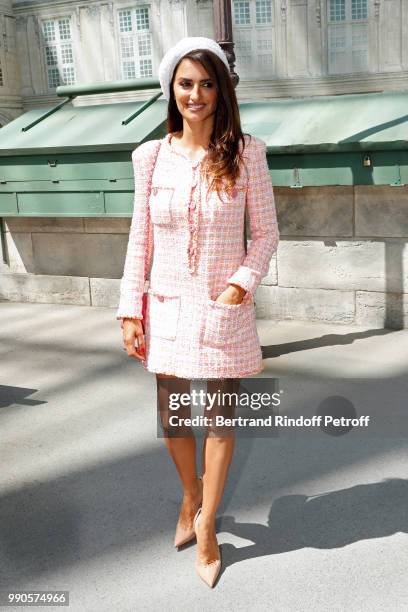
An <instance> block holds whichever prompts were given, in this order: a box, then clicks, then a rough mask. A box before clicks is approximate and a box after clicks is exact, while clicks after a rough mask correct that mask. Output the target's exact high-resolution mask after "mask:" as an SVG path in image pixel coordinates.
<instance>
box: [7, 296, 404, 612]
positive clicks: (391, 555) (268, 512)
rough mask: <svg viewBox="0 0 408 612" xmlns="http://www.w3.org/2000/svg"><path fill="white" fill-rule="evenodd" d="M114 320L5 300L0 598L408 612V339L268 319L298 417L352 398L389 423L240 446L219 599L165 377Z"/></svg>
mask: <svg viewBox="0 0 408 612" xmlns="http://www.w3.org/2000/svg"><path fill="white" fill-rule="evenodd" d="M114 314H115V310H114V309H108V308H91V307H84V306H64V305H54V304H23V303H8V302H3V303H0V321H1V325H0V351H1V376H0V385H1V386H0V408H1V410H0V436H1V437H0V465H1V471H0V494H1V504H0V589H1V590H6V589H10V590H12V589H24V590H30V589H31V590H33V589H36V590H39V589H40V590H48V589H50V590H51V589H52V590H68V591H69V592H70V610H74V611H75V612H76V611H84V610H85V611H94V610H95V611H96V610H97V611H98V612H99V611H101V612H105V611H106V612H107V611H111V610H115V611H120V612H122V611H123V612H127V611H133V610H152V611H156V610H157V611H159V610H160V611H163V610H165V611H167V610H169V611H173V610H174V611H176V610H177V611H179V610H183V609H185V610H192V609H194V610H203V611H206V610H250V609H251V610H277V611H296V612H297V611H300V610H302V611H309V610H310V611H314V612H319V611H322V612H323V611H325V612H326V611H329V610H330V612H331V611H333V610H341V611H343V610H347V612H351V611H366V610H367V611H370V612H373V611H377V610H378V611H380V610H381V611H384V610H386V611H388V610H390V611H391V610H392V611H397V610H398V611H399V610H401V611H402V610H404V611H405V610H407V609H408V580H407V576H406V568H407V564H408V546H407V544H408V538H407V530H408V518H407V507H408V504H407V502H408V481H407V472H408V459H407V446H408V444H407V441H408V435H407V431H408V427H405V420H404V419H405V418H406V411H405V402H406V397H407V390H408V389H407V388H408V330H401V331H390V330H378V329H367V328H360V327H355V326H344V325H323V324H318V323H307V322H288V321H285V322H284V321H281V322H275V321H264V320H262V321H258V331H259V336H260V339H261V344H262V345H263V347H264V348H263V350H264V356H265V369H264V371H263V372H262V374H261V375H259V376H262V377H277V378H278V379H279V386H280V388H281V389H282V390H284V391H285V394H284V397H285V398H288V401H287V402H286V403H284V406H283V407H282V410H283V412H285V413H286V414H287V415H290V414H293V415H295V414H300V413H301V410H302V408H305V410H306V409H310V408H311V407H312V408H313V410H314V409H315V408H316V406H320V405H321V400H322V399H324V398H326V397H328V396H332V395H333V394H334V395H336V396H339V397H341V398H343V400H344V401H346V400H349V403H350V405H353V406H354V407H355V408H357V412H358V413H359V414H361V413H364V411H365V410H369V409H372V410H373V413H375V415H376V418H377V423H379V425H378V426H377V427H374V425H373V429H372V430H368V429H367V430H365V431H364V432H363V431H361V430H360V431H358V430H357V429H358V428H355V429H354V430H353V431H351V432H350V433H349V434H347V435H341V436H334V435H328V434H327V433H324V432H322V431H321V430H319V431H316V432H313V433H312V432H310V434H309V433H306V432H303V433H299V432H298V433H297V432H296V431H295V430H292V431H291V432H289V431H287V432H284V433H282V434H281V435H278V436H274V437H258V438H254V437H252V438H249V437H244V436H242V437H241V436H238V438H237V445H236V450H235V455H234V460H233V463H232V466H231V470H230V474H229V479H228V483H227V486H226V489H225V493H224V497H223V500H222V504H221V506H220V508H219V512H218V516H219V519H218V541H219V543H220V547H221V554H222V559H223V571H222V574H221V577H220V579H219V581H218V583H217V585H216V587H215V588H214V589H213V590H210V589H209V588H208V587H207V586H206V585H205V584H204V583H202V582H201V581H200V580H199V578H198V577H197V576H196V574H195V571H194V559H195V545H194V544H192V545H189V546H187V547H186V548H185V549H184V550H182V551H180V552H176V551H175V549H174V548H173V546H172V540H173V536H174V528H175V524H176V521H177V516H178V511H179V504H180V500H181V488H180V485H179V482H178V477H177V474H176V471H175V468H174V466H173V464H172V462H171V461H170V459H169V457H168V455H167V450H166V449H165V446H164V444H163V440H161V439H159V438H158V437H157V430H156V412H155V410H156V399H155V393H156V387H155V377H154V376H153V375H152V374H149V373H147V372H146V371H145V370H144V369H143V367H142V366H141V365H140V364H138V363H137V362H136V361H134V360H132V359H129V358H128V357H127V355H126V353H125V352H124V351H123V350H122V342H121V332H120V328H119V325H118V323H117V321H115V319H114ZM289 400H290V401H289ZM381 419H383V421H381ZM387 424H391V425H390V428H389V429H388V430H387V431H385V429H384V428H385V427H386V425H387ZM198 457H199V453H198ZM20 609H21V608H20ZM23 609H28V607H25V608H23ZM52 609H57V608H55V607H53V608H52Z"/></svg>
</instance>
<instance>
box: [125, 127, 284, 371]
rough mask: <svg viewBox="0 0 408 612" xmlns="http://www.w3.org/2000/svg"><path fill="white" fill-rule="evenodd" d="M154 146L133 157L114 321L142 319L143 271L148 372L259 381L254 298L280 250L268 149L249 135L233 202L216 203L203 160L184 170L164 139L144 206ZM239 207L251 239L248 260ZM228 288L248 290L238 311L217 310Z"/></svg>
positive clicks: (227, 197) (229, 197)
mask: <svg viewBox="0 0 408 612" xmlns="http://www.w3.org/2000/svg"><path fill="white" fill-rule="evenodd" d="M157 144H158V141H157V140H153V141H149V142H145V143H143V144H142V145H140V146H139V147H138V148H137V149H136V150H135V151H133V154H132V162H133V168H134V177H135V195H134V211H133V217H132V223H131V228H130V234H129V242H128V247H127V254H126V260H125V266H124V272H123V277H122V280H121V283H120V301H119V307H118V310H117V313H116V318H117V319H121V318H123V317H137V318H141V317H142V295H143V290H144V269H145V265H147V266H148V267H149V265H150V263H151V272H150V286H149V296H148V303H147V313H146V320H145V321H144V325H145V342H146V361H145V367H146V369H147V370H148V371H149V372H155V373H162V374H173V375H174V376H178V377H181V378H189V379H217V378H233V377H234V378H241V377H244V376H249V375H251V374H257V373H258V372H260V371H261V370H262V369H263V364H262V353H261V347H260V342H259V337H258V333H257V329H256V320H255V308H254V294H255V291H256V289H257V287H258V285H259V283H260V281H261V280H262V278H263V276H265V275H266V274H267V272H268V269H269V263H270V259H271V257H272V254H273V253H274V251H275V250H276V248H277V245H278V240H279V230H278V224H277V219H276V210H275V202H274V195H273V188H272V180H271V177H270V174H269V170H268V165H267V160H266V145H265V143H264V142H263V141H262V140H261V139H259V138H257V137H255V136H249V135H247V134H246V135H245V148H244V152H243V156H244V160H243V161H244V164H243V165H244V168H243V169H241V174H240V177H239V179H238V181H237V182H236V185H235V188H234V190H233V192H232V194H227V193H226V192H224V191H221V192H220V195H221V198H220V197H219V196H218V194H217V192H216V191H211V192H209V190H208V182H207V179H206V177H205V176H202V175H201V173H200V167H201V166H202V163H203V159H204V157H205V154H206V153H205V152H203V153H202V155H201V157H200V159H198V160H196V161H193V160H190V159H189V158H188V157H187V155H185V154H184V153H183V152H182V151H181V150H180V148H177V146H176V144H175V142H174V140H172V135H171V134H167V136H165V137H164V138H163V139H162V140H161V147H160V150H159V154H158V157H157V160H156V165H155V169H154V172H153V177H152V183H151V195H150V199H149V202H147V197H146V191H147V187H148V180H149V179H148V177H149V169H150V168H151V166H152V163H153V160H154V151H155V149H156V147H157ZM147 206H149V211H150V215H149V214H148V209H147ZM245 206H246V207H247V210H248V216H249V222H250V229H251V241H250V243H249V246H248V252H247V253H245V247H244V236H243V234H244V222H245ZM149 240H150V243H151V244H152V245H153V249H152V250H153V255H149V249H148V248H147V245H148V244H149ZM146 258H147V259H148V261H147V262H146ZM228 283H234V284H237V285H239V286H241V287H242V288H243V289H245V290H246V294H245V296H244V298H243V301H242V302H241V303H240V304H237V305H232V304H222V303H220V302H216V298H217V297H218V296H219V294H220V293H222V292H223V291H224V290H225V289H226V288H227V287H228Z"/></svg>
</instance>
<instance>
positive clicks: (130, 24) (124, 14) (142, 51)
mask: <svg viewBox="0 0 408 612" xmlns="http://www.w3.org/2000/svg"><path fill="white" fill-rule="evenodd" d="M118 17H119V49H120V64H121V72H122V78H123V79H136V78H140V77H151V76H153V56H152V34H151V30H150V18H149V8H148V7H146V6H143V7H138V8H132V9H125V10H120V11H118Z"/></svg>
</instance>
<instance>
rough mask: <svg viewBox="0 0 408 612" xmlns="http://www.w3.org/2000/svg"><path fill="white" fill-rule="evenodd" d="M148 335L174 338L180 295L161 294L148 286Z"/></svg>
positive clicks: (167, 338) (168, 338)
mask: <svg viewBox="0 0 408 612" xmlns="http://www.w3.org/2000/svg"><path fill="white" fill-rule="evenodd" d="M148 294H149V321H150V335H151V336H158V337H159V338H166V340H175V339H176V336H177V328H178V322H179V315H180V296H179V295H163V294H162V293H159V292H156V291H153V290H152V289H150V288H149V290H148Z"/></svg>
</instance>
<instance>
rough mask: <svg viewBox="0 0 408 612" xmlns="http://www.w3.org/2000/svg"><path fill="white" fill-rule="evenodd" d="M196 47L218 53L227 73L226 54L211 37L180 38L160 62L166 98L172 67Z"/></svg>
mask: <svg viewBox="0 0 408 612" xmlns="http://www.w3.org/2000/svg"><path fill="white" fill-rule="evenodd" d="M196 49H208V50H209V51H212V52H213V53H215V55H218V57H219V58H220V59H221V60H222V61H223V62H224V64H225V66H226V68H227V69H228V73H229V71H230V67H229V64H228V60H227V56H226V55H225V53H224V51H223V50H222V48H221V47H220V45H219V44H218V43H217V42H215V40H213V39H212V38H205V37H204V36H189V37H187V38H182V39H181V40H179V42H178V43H177V44H176V45H174V47H171V48H170V49H169V50H168V51H166V53H165V54H164V56H163V59H162V61H161V62H160V66H159V81H160V86H161V88H162V91H163V97H164V98H165V99H166V100H169V99H170V82H171V79H172V77H173V72H174V68H175V67H176V65H177V63H178V62H179V60H180V59H181V58H182V57H183V56H184V55H185V54H186V53H189V52H190V51H195V50H196Z"/></svg>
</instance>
